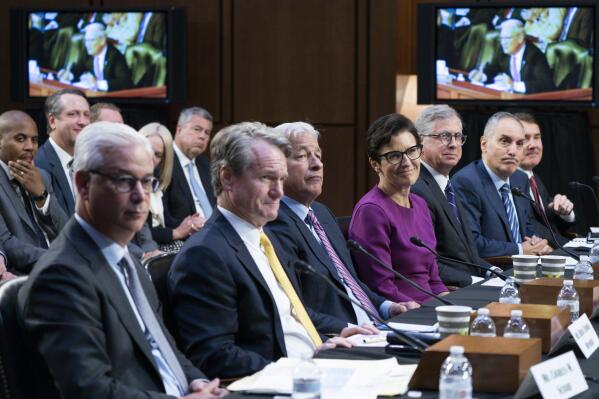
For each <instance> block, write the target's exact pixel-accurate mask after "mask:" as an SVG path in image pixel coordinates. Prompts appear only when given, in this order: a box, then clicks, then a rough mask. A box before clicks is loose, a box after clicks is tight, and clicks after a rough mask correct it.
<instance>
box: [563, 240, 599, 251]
mask: <svg viewBox="0 0 599 399" xmlns="http://www.w3.org/2000/svg"><path fill="white" fill-rule="evenodd" d="M564 247H566V248H577V247H583V248H588V249H591V248H592V247H593V243H590V244H589V243H587V239H586V237H578V238H574V239H572V240H570V241H568V242H567V243H566V245H564Z"/></svg>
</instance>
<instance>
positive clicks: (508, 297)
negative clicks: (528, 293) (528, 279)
mask: <svg viewBox="0 0 599 399" xmlns="http://www.w3.org/2000/svg"><path fill="white" fill-rule="evenodd" d="M499 303H515V304H518V303H520V292H518V288H516V280H514V278H513V277H508V278H507V280H506V281H505V284H504V285H503V287H502V288H501V291H500V292H499Z"/></svg>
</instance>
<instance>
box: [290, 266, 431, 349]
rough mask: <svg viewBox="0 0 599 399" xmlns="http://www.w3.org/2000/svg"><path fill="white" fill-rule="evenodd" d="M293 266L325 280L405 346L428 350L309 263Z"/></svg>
mask: <svg viewBox="0 0 599 399" xmlns="http://www.w3.org/2000/svg"><path fill="white" fill-rule="evenodd" d="M293 265H294V266H295V267H296V268H297V269H298V270H299V271H300V272H302V273H310V274H314V275H315V276H318V277H319V278H321V279H323V280H324V281H325V282H326V283H327V284H328V285H330V286H331V287H333V289H334V290H335V291H336V292H337V295H339V296H340V297H342V298H343V299H346V300H348V301H349V302H351V303H353V304H354V305H356V306H357V307H359V308H360V309H362V310H363V311H364V312H366V314H368V316H370V317H371V318H373V319H374V320H376V321H377V323H380V324H382V325H383V326H385V327H387V328H388V329H389V330H391V331H393V333H394V334H395V335H396V337H397V338H398V339H399V340H400V341H401V342H403V343H404V344H406V345H407V346H409V347H410V348H411V349H414V350H416V351H418V352H424V350H425V349H426V348H428V344H426V343H425V342H423V341H421V340H420V339H418V338H416V337H411V336H410V335H408V334H406V333H404V332H402V331H399V330H398V329H396V328H393V327H391V326H390V325H389V324H388V323H387V322H386V321H384V320H383V319H382V318H381V317H380V316H379V315H378V314H375V313H373V312H371V311H370V310H368V309H367V308H366V307H365V306H363V305H362V304H361V303H360V302H358V301H356V300H354V299H352V298H351V297H350V296H349V295H347V293H346V292H345V291H343V290H341V289H340V288H339V287H337V285H336V284H335V283H334V282H333V281H332V280H331V279H330V278H329V276H327V275H326V274H324V273H321V272H319V271H318V270H316V269H315V268H314V267H313V266H312V265H311V264H309V263H308V262H304V261H303V260H301V259H298V260H296V261H295V262H294V263H293Z"/></svg>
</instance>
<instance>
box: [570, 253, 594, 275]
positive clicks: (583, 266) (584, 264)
mask: <svg viewBox="0 0 599 399" xmlns="http://www.w3.org/2000/svg"><path fill="white" fill-rule="evenodd" d="M592 279H593V265H591V262H590V261H589V257H588V256H585V255H582V256H581V257H580V260H579V261H578V263H577V264H576V266H574V280H592Z"/></svg>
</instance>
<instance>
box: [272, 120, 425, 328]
mask: <svg viewBox="0 0 599 399" xmlns="http://www.w3.org/2000/svg"><path fill="white" fill-rule="evenodd" d="M275 130H276V131H278V132H279V133H280V134H281V135H282V136H284V137H287V138H288V139H289V142H290V143H291V155H290V156H289V157H288V158H287V172H288V174H289V175H288V177H287V179H285V189H284V191H285V197H283V199H282V201H283V203H282V204H281V207H280V209H279V214H278V216H277V219H276V220H274V221H272V222H270V223H268V225H267V226H266V228H267V229H268V230H270V231H272V232H273V233H274V235H275V236H276V237H277V239H278V240H279V241H280V242H281V244H282V247H281V250H282V251H285V252H287V253H288V255H289V256H290V257H291V258H298V259H301V260H303V261H305V262H307V263H309V264H310V265H312V266H313V267H314V268H315V269H317V270H318V271H319V272H321V273H324V274H325V275H327V276H328V277H329V278H330V279H331V280H332V281H334V282H335V284H336V285H337V287H338V288H339V289H341V290H342V291H345V292H347V294H348V295H350V297H352V298H353V299H354V300H357V301H358V302H360V303H361V304H362V306H365V307H367V308H369V310H370V311H373V312H375V313H376V314H377V315H379V316H381V317H382V318H384V319H388V318H390V317H393V316H395V315H397V314H399V313H401V312H405V311H406V310H407V308H408V304H398V303H393V302H391V301H388V300H386V299H385V298H383V297H381V296H380V295H378V294H376V293H374V292H373V291H372V290H370V289H369V288H368V286H366V284H364V283H362V282H361V281H360V280H359V278H358V276H357V274H356V271H355V269H354V265H353V263H352V259H351V255H350V253H349V250H348V249H347V244H346V242H345V238H344V237H343V233H342V232H341V229H340V228H339V226H338V225H337V222H336V220H335V217H334V216H333V214H332V213H331V211H330V210H329V208H327V207H326V206H325V205H323V204H321V203H319V202H316V201H315V200H316V198H317V197H318V196H319V195H320V194H321V193H322V183H323V164H322V160H321V157H322V152H321V149H320V146H319V145H318V137H319V133H318V131H317V130H315V129H314V127H313V126H311V125H309V124H307V123H304V122H295V123H285V124H282V125H280V126H277V127H276V128H275ZM310 212H312V214H311V215H312V216H309V215H310ZM313 218H314V219H313ZM313 220H316V221H317V222H318V224H319V225H320V226H322V229H320V228H319V227H320V226H319V227H317V226H314V223H313ZM321 234H324V235H325V236H326V241H327V242H323V239H322V238H321V237H320V235H321ZM329 244H330V245H329ZM296 274H297V278H298V280H299V282H300V289H301V291H302V297H303V298H304V301H305V303H306V304H307V305H308V306H309V307H311V308H312V309H314V310H317V311H319V312H321V313H325V314H329V315H331V316H334V317H337V318H339V319H341V320H345V321H347V322H349V323H354V324H362V323H365V322H369V321H371V320H372V319H371V317H370V315H368V314H367V313H366V312H365V311H364V310H362V309H360V308H359V307H358V306H355V305H354V304H352V303H350V302H349V301H347V300H346V299H345V298H341V297H340V296H339V294H337V292H335V291H334V290H333V289H331V288H330V287H329V286H328V285H327V284H326V283H325V282H324V281H323V280H322V278H320V277H318V276H315V275H313V274H311V273H303V272H300V271H296ZM409 306H410V308H411V307H415V303H412V304H409Z"/></svg>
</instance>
